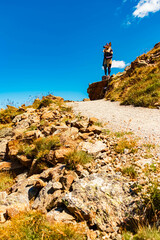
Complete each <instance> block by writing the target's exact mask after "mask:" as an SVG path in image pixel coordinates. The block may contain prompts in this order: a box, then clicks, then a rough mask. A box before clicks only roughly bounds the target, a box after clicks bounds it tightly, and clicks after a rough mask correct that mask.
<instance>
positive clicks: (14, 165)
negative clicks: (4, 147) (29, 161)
mask: <svg viewBox="0 0 160 240" xmlns="http://www.w3.org/2000/svg"><path fill="white" fill-rule="evenodd" d="M19 168H22V165H21V164H20V163H18V162H6V161H3V162H0V171H6V170H7V171H12V170H16V169H19Z"/></svg>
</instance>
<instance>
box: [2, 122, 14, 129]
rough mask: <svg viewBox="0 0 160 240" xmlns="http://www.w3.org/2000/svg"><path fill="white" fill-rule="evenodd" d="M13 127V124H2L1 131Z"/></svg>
mask: <svg viewBox="0 0 160 240" xmlns="http://www.w3.org/2000/svg"><path fill="white" fill-rule="evenodd" d="M10 127H12V123H6V124H0V130H1V129H3V128H10Z"/></svg>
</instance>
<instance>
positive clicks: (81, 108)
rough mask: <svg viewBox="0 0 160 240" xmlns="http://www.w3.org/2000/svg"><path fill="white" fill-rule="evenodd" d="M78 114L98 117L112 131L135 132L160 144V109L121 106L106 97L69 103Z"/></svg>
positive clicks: (148, 140)
mask: <svg viewBox="0 0 160 240" xmlns="http://www.w3.org/2000/svg"><path fill="white" fill-rule="evenodd" d="M68 104H69V105H70V106H72V107H73V110H74V112H75V113H76V114H78V113H80V114H81V115H83V116H86V117H96V118H98V119H99V121H102V122H105V123H107V128H108V129H110V130H112V131H114V132H115V131H127V132H130V131H131V132H133V133H135V134H136V135H137V136H139V137H141V138H142V139H144V140H147V142H154V143H156V144H160V110H159V109H148V108H142V107H133V106H121V105H120V104H119V102H110V101H106V100H104V99H102V100H95V101H88V102H71V103H68Z"/></svg>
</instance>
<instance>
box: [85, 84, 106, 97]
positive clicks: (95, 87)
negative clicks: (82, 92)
mask: <svg viewBox="0 0 160 240" xmlns="http://www.w3.org/2000/svg"><path fill="white" fill-rule="evenodd" d="M107 85H108V80H105V81H101V82H94V83H92V84H90V85H89V87H88V89H87V93H88V95H89V98H90V100H97V99H102V98H104V94H105V90H104V88H105V87H107Z"/></svg>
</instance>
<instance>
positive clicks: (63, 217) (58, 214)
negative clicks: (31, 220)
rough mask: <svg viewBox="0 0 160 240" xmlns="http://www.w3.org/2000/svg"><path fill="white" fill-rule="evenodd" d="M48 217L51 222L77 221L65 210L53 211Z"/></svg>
mask: <svg viewBox="0 0 160 240" xmlns="http://www.w3.org/2000/svg"><path fill="white" fill-rule="evenodd" d="M46 217H47V220H48V221H49V222H53V221H57V222H70V221H73V220H75V218H74V217H73V216H72V215H71V214H69V212H68V211H66V210H63V209H53V210H51V211H50V212H48V213H47V215H46Z"/></svg>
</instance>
